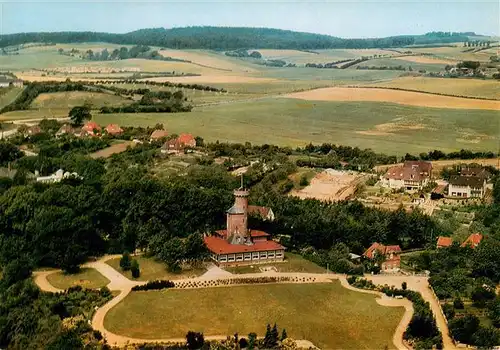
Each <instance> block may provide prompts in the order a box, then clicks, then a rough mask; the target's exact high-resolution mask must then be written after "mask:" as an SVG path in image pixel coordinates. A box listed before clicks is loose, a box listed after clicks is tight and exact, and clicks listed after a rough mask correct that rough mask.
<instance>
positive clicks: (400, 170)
mask: <svg viewBox="0 0 500 350" xmlns="http://www.w3.org/2000/svg"><path fill="white" fill-rule="evenodd" d="M431 171H432V165H431V163H430V162H421V161H406V162H404V164H403V165H402V166H393V167H391V168H389V170H388V171H387V173H386V174H385V175H384V177H385V178H386V179H393V180H406V181H422V180H423V179H425V178H428V177H430V173H431Z"/></svg>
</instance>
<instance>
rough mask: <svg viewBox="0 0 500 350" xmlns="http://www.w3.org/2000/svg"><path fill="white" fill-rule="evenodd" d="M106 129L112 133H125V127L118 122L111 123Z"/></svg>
mask: <svg viewBox="0 0 500 350" xmlns="http://www.w3.org/2000/svg"><path fill="white" fill-rule="evenodd" d="M105 130H106V132H107V133H108V134H110V135H120V134H122V133H123V129H122V128H120V126H119V125H118V124H109V125H108V126H106V128H105Z"/></svg>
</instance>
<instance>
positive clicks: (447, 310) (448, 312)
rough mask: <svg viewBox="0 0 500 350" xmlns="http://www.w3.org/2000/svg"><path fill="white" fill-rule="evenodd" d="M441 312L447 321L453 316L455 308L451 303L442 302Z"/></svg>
mask: <svg viewBox="0 0 500 350" xmlns="http://www.w3.org/2000/svg"><path fill="white" fill-rule="evenodd" d="M443 313H444V315H445V316H446V319H447V320H448V321H450V320H451V319H452V318H453V317H455V309H454V308H453V305H451V304H444V305H443Z"/></svg>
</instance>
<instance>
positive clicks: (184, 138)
mask: <svg viewBox="0 0 500 350" xmlns="http://www.w3.org/2000/svg"><path fill="white" fill-rule="evenodd" d="M177 140H178V141H179V143H180V144H183V145H188V146H192V147H195V146H196V140H195V138H194V136H193V135H191V134H180V135H179V137H178V138H177Z"/></svg>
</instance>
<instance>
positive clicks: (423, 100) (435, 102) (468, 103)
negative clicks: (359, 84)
mask: <svg viewBox="0 0 500 350" xmlns="http://www.w3.org/2000/svg"><path fill="white" fill-rule="evenodd" d="M283 97H285V98H297V99H302V100H310V101H371V102H391V103H397V104H402V105H409V106H418V107H434V108H451V109H484V110H496V111H498V110H500V101H491V100H480V99H468V98H460V97H452V96H440V95H433V94H428V93H420V92H410V91H398V90H390V89H381V88H380V89H379V88H342V87H331V88H322V89H316V90H309V91H304V92H295V93H291V94H287V95H283Z"/></svg>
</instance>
